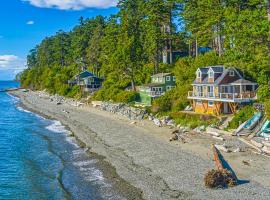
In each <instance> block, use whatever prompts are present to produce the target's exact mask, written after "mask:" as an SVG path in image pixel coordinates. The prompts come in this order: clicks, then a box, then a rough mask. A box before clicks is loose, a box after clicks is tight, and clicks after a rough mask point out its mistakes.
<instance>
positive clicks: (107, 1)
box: [22, 0, 118, 10]
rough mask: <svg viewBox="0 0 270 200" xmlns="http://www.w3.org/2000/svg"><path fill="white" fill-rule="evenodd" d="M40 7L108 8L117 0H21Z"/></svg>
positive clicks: (115, 3) (62, 8) (61, 8)
mask: <svg viewBox="0 0 270 200" xmlns="http://www.w3.org/2000/svg"><path fill="white" fill-rule="evenodd" d="M22 1H26V2H29V3H30V4H31V5H33V6H36V7H41V8H56V9H60V10H82V9H85V8H109V7H114V6H116V5H117V2H118V0H22Z"/></svg>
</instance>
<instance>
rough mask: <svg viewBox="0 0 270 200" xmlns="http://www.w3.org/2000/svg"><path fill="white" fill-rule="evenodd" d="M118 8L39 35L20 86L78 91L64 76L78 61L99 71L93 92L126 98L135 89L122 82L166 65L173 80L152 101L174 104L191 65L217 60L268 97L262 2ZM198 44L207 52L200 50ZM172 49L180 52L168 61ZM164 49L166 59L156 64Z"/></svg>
mask: <svg viewBox="0 0 270 200" xmlns="http://www.w3.org/2000/svg"><path fill="white" fill-rule="evenodd" d="M118 9H119V12H118V13H117V14H115V15H111V16H110V17H108V18H105V17H103V16H97V17H95V18H91V19H84V18H80V19H79V23H78V25H77V26H75V27H74V28H73V29H72V30H71V31H69V32H64V31H61V30H60V31H58V32H57V33H56V34H55V35H53V36H51V37H47V38H45V39H44V40H43V41H42V42H41V43H40V44H38V45H37V46H36V47H35V48H34V49H32V50H31V51H30V52H29V55H28V56H27V65H28V68H27V69H26V70H25V71H24V72H23V73H22V74H21V83H22V85H23V86H26V87H31V88H33V89H47V90H48V91H50V92H52V93H59V94H61V95H67V96H74V95H76V94H78V92H79V90H78V88H76V87H73V88H70V87H69V86H68V84H67V80H69V79H71V78H72V77H73V76H74V75H75V74H77V73H79V72H80V71H81V70H82V67H83V68H87V69H89V70H91V71H93V72H95V73H96V74H98V75H99V76H101V77H104V78H105V82H104V84H103V88H102V89H101V90H100V91H98V92H97V93H96V94H95V98H97V99H101V100H108V99H112V100H115V101H120V100H122V101H130V100H132V99H133V97H134V96H135V92H126V91H125V88H126V87H130V88H131V89H132V90H133V91H135V90H136V86H137V85H141V84H145V83H148V82H149V81H150V76H151V75H152V74H154V73H158V72H167V71H173V72H174V73H175V74H176V76H177V82H178V87H176V89H175V90H173V91H172V92H170V93H169V94H167V95H165V96H164V97H162V98H161V99H160V100H158V101H157V103H156V104H164V105H167V106H165V107H166V108H164V110H166V109H173V108H175V109H178V108H179V107H181V106H184V104H185V103H186V98H185V96H186V92H187V90H188V89H189V87H190V84H191V81H192V79H193V78H194V73H195V71H196V68H197V67H201V66H207V65H215V64H225V65H229V66H236V67H239V68H241V69H242V71H243V72H244V73H245V75H246V76H247V77H249V78H251V79H253V80H254V81H257V82H258V83H259V84H260V88H259V95H260V97H261V99H266V98H268V97H269V93H270V91H269V75H270V63H269V62H270V61H269V55H270V45H269V44H270V41H269V40H270V39H269V30H270V29H269V18H268V16H269V13H268V12H269V1H267V0H120V1H119V3H118ZM200 47H209V48H210V49H211V50H212V51H211V52H210V53H206V54H200V51H199V49H200ZM174 51H180V52H183V55H187V56H186V57H180V58H179V59H178V61H176V62H173V60H172V57H173V56H172V54H173V52H174ZM164 53H166V54H167V55H170V56H169V58H170V63H171V64H163V63H162V56H163V54H164ZM164 102H165V103H164ZM160 107H162V106H160Z"/></svg>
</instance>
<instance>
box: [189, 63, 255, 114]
mask: <svg viewBox="0 0 270 200" xmlns="http://www.w3.org/2000/svg"><path fill="white" fill-rule="evenodd" d="M192 86H193V91H190V92H189V93H188V99H189V100H190V101H191V105H192V108H193V111H194V112H196V113H201V114H215V115H220V114H231V113H235V112H236V111H237V109H238V107H239V106H240V105H243V104H249V103H251V102H252V101H254V100H256V99H257V95H256V89H257V88H258V84H257V83H254V82H252V81H250V80H246V79H245V78H244V77H243V75H242V73H241V72H240V71H239V70H238V69H236V68H234V67H228V68H225V67H224V66H211V67H201V68H198V69H197V71H196V79H195V80H194V82H193V83H192Z"/></svg>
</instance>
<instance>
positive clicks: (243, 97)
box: [188, 91, 257, 103]
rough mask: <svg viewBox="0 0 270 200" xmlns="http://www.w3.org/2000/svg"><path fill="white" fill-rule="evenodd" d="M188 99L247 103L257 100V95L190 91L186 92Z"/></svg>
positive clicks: (253, 93) (250, 93)
mask: <svg viewBox="0 0 270 200" xmlns="http://www.w3.org/2000/svg"><path fill="white" fill-rule="evenodd" d="M188 99H194V100H195V99H197V100H208V101H218V102H235V103H248V102H251V101H254V100H257V94H256V93H255V92H243V93H219V94H218V95H215V94H213V93H198V92H193V91H190V92H188Z"/></svg>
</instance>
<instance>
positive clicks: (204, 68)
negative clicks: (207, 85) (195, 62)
mask: <svg viewBox="0 0 270 200" xmlns="http://www.w3.org/2000/svg"><path fill="white" fill-rule="evenodd" d="M199 70H200V71H201V72H202V73H203V74H207V72H208V70H209V68H207V67H200V68H199Z"/></svg>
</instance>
